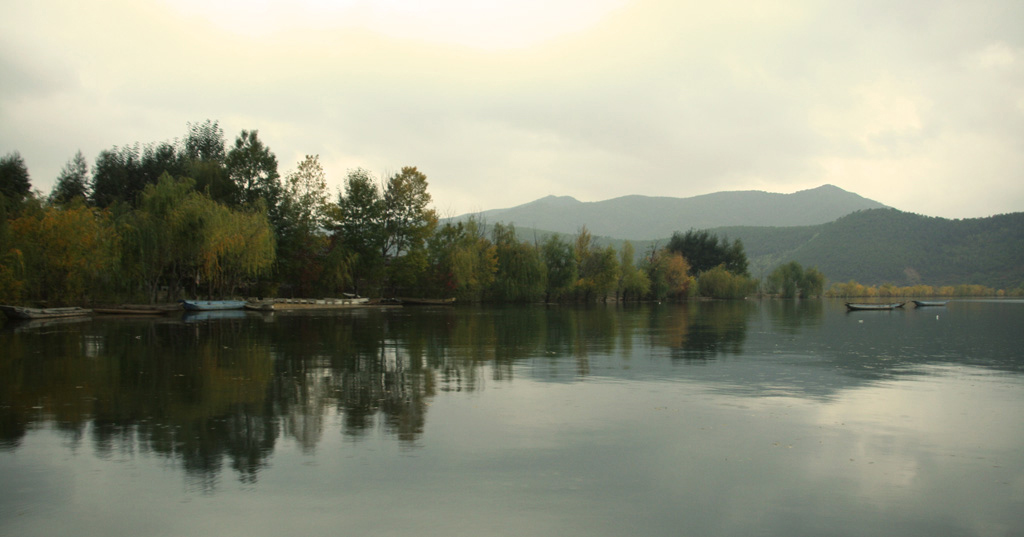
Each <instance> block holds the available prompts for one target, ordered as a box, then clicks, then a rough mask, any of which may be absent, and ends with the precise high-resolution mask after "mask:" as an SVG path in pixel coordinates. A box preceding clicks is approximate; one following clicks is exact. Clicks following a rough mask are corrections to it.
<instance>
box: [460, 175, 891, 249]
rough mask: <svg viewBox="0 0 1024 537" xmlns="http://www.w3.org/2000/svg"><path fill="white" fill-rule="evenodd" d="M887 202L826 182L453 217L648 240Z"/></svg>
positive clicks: (553, 203)
mask: <svg viewBox="0 0 1024 537" xmlns="http://www.w3.org/2000/svg"><path fill="white" fill-rule="evenodd" d="M884 207H885V205H882V204H881V203H878V202H877V201H873V200H870V199H867V198H864V197H861V196H859V195H857V194H854V193H852V192H847V191H845V190H843V189H841V188H839V187H836V186H832V185H823V186H820V187H818V188H813V189H810V190H802V191H800V192H795V193H793V194H775V193H770V192H761V191H737V192H716V193H714V194H705V195H702V196H694V197H690V198H669V197H649V196H623V197H620V198H614V199H610V200H605V201H596V202H581V201H579V200H576V199H575V198H572V197H569V196H560V197H558V196H548V197H545V198H541V199H538V200H535V201H532V202H530V203H526V204H523V205H519V206H517V207H511V208H508V209H494V210H489V211H483V212H481V213H475V214H466V215H462V216H458V217H456V218H454V219H453V220H456V221H458V220H465V219H468V218H469V217H471V216H475V217H478V218H481V219H482V220H483V221H484V222H486V223H488V224H495V223H503V224H515V225H516V226H517V227H529V228H535V229H542V230H547V231H554V232H558V233H568V234H574V233H576V232H577V231H579V229H580V228H581V227H583V226H586V227H587V229H588V230H590V232H591V233H592V234H593V235H595V236H607V237H614V238H617V239H630V240H643V239H654V238H660V237H668V236H671V235H672V233H674V232H676V231H687V230H690V229H710V228H717V227H726V226H774V227H788V226H808V225H814V224H823V223H826V222H831V221H834V220H835V219H837V218H840V217H842V216H845V215H847V214H850V213H852V212H854V211H859V210H864V209H877V208H884Z"/></svg>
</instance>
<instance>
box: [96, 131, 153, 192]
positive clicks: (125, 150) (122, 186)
mask: <svg viewBox="0 0 1024 537" xmlns="http://www.w3.org/2000/svg"><path fill="white" fill-rule="evenodd" d="M145 187H146V177H145V174H144V172H143V170H142V162H141V158H140V155H139V147H138V146H137V145H134V146H128V147H122V148H118V147H116V146H115V147H114V148H112V149H105V150H103V151H100V154H99V155H98V156H97V157H96V163H95V164H94V165H93V167H92V185H91V188H90V190H91V191H92V200H91V201H92V204H93V205H95V206H97V207H107V206H109V205H111V204H112V203H114V202H115V201H122V202H127V203H134V202H135V200H136V198H137V196H138V195H139V194H140V193H141V192H142V190H143V189H144V188H145Z"/></svg>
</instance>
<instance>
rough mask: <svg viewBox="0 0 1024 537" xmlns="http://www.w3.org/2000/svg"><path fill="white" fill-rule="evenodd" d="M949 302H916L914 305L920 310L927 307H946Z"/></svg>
mask: <svg viewBox="0 0 1024 537" xmlns="http://www.w3.org/2000/svg"><path fill="white" fill-rule="evenodd" d="M947 302H949V301H948V300H915V301H914V305H915V306H917V307H919V308H924V307H927V306H945V305H946V303H947Z"/></svg>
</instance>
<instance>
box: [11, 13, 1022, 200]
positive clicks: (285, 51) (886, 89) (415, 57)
mask: <svg viewBox="0 0 1024 537" xmlns="http://www.w3.org/2000/svg"><path fill="white" fill-rule="evenodd" d="M482 5H483V4H479V3H472V2H470V3H467V2H463V1H459V0H448V1H441V2H432V3H429V4H423V3H417V4H412V3H408V4H407V3H404V2H398V1H385V2H364V1H357V0H349V1H344V2H317V1H313V0H305V1H302V2H299V3H292V2H278V1H276V0H275V1H271V0H264V1H257V2H246V3H245V9H241V8H240V4H239V3H238V2H214V3H209V2H198V1H191V0H188V1H181V2H162V1H153V2H127V1H123V2H106V3H103V4H100V5H93V4H89V5H86V4H82V3H69V2H68V3H66V2H62V1H59V0H49V1H47V0H41V1H39V2H32V3H21V4H18V5H15V6H12V7H11V9H10V10H9V11H10V13H9V16H8V17H7V18H6V19H5V20H4V21H0V30H2V32H0V34H2V35H4V38H3V39H4V47H3V51H4V52H3V53H0V69H2V71H0V72H2V74H4V75H5V76H4V79H5V80H10V81H11V82H10V83H5V84H4V85H3V87H2V88H0V97H2V101H0V120H2V121H3V122H4V124H5V126H7V125H10V126H11V127H10V128H5V129H4V130H3V132H0V151H2V152H7V151H10V150H20V151H21V153H22V155H23V156H24V157H25V159H26V162H27V163H28V165H29V168H30V172H31V173H32V177H33V184H34V185H35V186H36V187H37V188H41V189H44V190H48V189H49V186H50V185H51V184H52V181H53V178H54V177H56V174H57V172H58V171H59V169H60V167H61V166H62V165H63V163H64V162H65V161H66V160H67V159H68V158H70V157H71V156H72V155H74V153H75V151H76V150H78V149H82V150H83V152H84V153H85V154H86V155H87V157H89V158H91V156H94V155H96V154H98V152H99V151H100V150H102V149H105V148H109V147H111V146H114V145H125V144H129V143H134V142H142V143H147V142H154V141H162V140H168V139H172V138H175V137H180V136H182V135H183V134H184V132H185V129H186V124H187V122H189V121H193V122H194V121H202V120H204V119H207V118H210V119H215V120H219V121H220V123H221V126H222V127H223V128H224V129H225V131H226V133H227V135H228V136H229V137H233V136H234V135H235V134H237V133H238V132H239V131H240V130H242V129H259V131H260V135H261V138H263V139H264V141H265V142H266V143H267V144H268V145H269V146H270V148H271V149H272V150H273V151H275V153H277V155H278V160H279V162H280V163H281V167H282V172H285V171H287V170H288V169H290V168H293V167H294V166H295V165H296V164H297V163H298V162H299V160H301V159H302V157H303V156H304V155H306V154H319V155H321V161H322V162H323V164H324V166H325V169H326V170H327V173H328V177H329V180H330V182H331V183H332V184H333V185H334V186H336V187H337V186H340V185H341V183H342V181H343V179H344V175H345V173H346V170H348V169H350V168H355V167H357V166H361V167H365V168H368V169H370V170H373V171H375V172H377V173H385V172H387V171H389V170H390V171H393V170H397V169H399V168H400V167H401V166H403V165H415V166H418V167H419V168H420V169H421V170H422V171H424V172H425V173H426V174H427V175H428V177H429V178H430V182H431V192H432V193H433V195H434V199H435V201H436V203H437V206H438V208H439V209H441V210H442V211H446V210H450V211H452V212H456V213H459V212H468V211H474V210H480V209H489V208H497V207H503V206H511V205H515V204H518V203H524V202H527V201H530V200H533V199H536V198H539V197H542V196H544V195H547V194H560V195H572V196H575V197H577V198H579V199H584V200H600V199H607V198H610V197H615V196H621V195H627V194H645V195H663V196H691V195H697V194H703V193H707V192H713V191H717V190H732V189H752V188H754V189H762V190H769V191H777V192H791V191H794V190H799V189H803V188H808V187H814V186H818V185H820V184H823V183H833V184H836V185H838V186H841V187H843V188H845V189H847V190H851V191H854V192H857V193H859V194H862V195H865V196H867V197H871V198H874V199H876V200H878V201H881V202H883V203H886V204H887V205H891V206H895V207H897V208H901V209H904V210H909V211H913V212H919V213H923V214H930V215H941V216H950V217H967V216H987V215H989V214H993V213H998V212H1010V211H1018V210H1021V207H1022V204H1024V186H1022V183H1021V181H1020V180H1019V172H1018V171H1017V170H1020V169H1024V155H1021V154H1020V152H1019V151H1015V150H1014V149H1013V148H1015V147H1016V148H1019V147H1021V146H1022V144H1024V139H1022V138H1024V90H1022V89H1021V88H1024V61H1022V58H1024V56H1022V51H1024V36H1022V34H1021V33H1020V32H1019V31H1018V28H1017V27H1018V25H1017V24H1016V23H1015V21H1019V20H1024V5H1022V4H1020V3H1019V2H1013V1H1009V0H1006V1H1004V0H988V1H985V2H978V3H969V4H963V3H950V4H934V3H930V2H913V1H906V2H899V3H896V4H892V3H891V2H880V1H879V2H874V1H868V2H858V3H855V4H851V3H846V2H802V1H789V2H782V3H775V4H770V5H769V4H763V3H760V2H739V3H732V4H729V5H728V6H718V5H711V4H706V3H696V2H668V1H660V0H641V1H634V2H625V1H620V0H605V1H601V2H588V3H580V2H575V1H570V0H564V1H559V0H552V1H548V2H544V3H541V2H539V1H533V0H531V1H528V2H521V3H509V4H507V5H504V4H502V6H504V7H503V8H502V9H500V10H495V9H493V8H491V9H485V8H483V7H481V6H482ZM489 5H490V4H489ZM951 193H955V197H954V196H952V195H951Z"/></svg>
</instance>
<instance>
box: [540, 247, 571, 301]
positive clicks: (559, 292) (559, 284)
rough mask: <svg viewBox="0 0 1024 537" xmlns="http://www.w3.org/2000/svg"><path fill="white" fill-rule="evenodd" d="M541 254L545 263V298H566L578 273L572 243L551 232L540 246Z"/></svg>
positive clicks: (548, 299)
mask: <svg viewBox="0 0 1024 537" xmlns="http://www.w3.org/2000/svg"><path fill="white" fill-rule="evenodd" d="M541 256H542V257H543V258H544V264H545V265H547V274H548V278H547V289H546V290H545V296H546V297H545V300H547V301H549V302H550V301H553V300H563V299H565V298H568V297H569V296H570V295H571V294H572V292H573V287H574V286H575V285H576V279H577V276H578V274H579V272H578V267H577V264H576V257H575V255H574V250H573V245H572V244H571V243H569V242H568V241H565V240H562V239H561V237H559V236H558V235H554V234H553V235H551V236H549V237H548V238H547V240H545V241H544V244H543V245H542V246H541Z"/></svg>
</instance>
